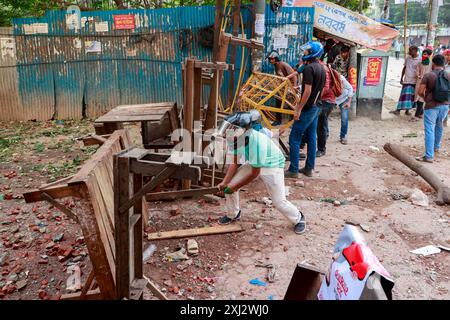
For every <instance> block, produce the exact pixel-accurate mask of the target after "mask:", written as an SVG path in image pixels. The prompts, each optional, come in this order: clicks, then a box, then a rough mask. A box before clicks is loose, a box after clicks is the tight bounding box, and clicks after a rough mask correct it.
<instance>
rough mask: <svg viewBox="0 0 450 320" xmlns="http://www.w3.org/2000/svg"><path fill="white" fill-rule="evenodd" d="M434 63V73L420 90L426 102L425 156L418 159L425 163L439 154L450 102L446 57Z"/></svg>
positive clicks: (428, 74) (435, 57) (426, 78)
mask: <svg viewBox="0 0 450 320" xmlns="http://www.w3.org/2000/svg"><path fill="white" fill-rule="evenodd" d="M432 62H433V64H432V67H431V68H432V71H431V72H429V73H426V74H425V75H424V76H423V78H422V82H421V83H420V88H419V95H420V96H421V97H423V98H424V100H425V111H424V130H425V154H424V156H422V157H417V158H416V159H417V160H418V161H424V162H433V159H434V153H435V152H439V149H440V147H441V140H442V135H443V133H444V125H443V123H444V119H445V117H446V116H447V114H448V109H449V100H450V74H448V73H446V72H445V70H444V66H445V59H444V56H443V55H440V54H438V55H436V56H434V57H433V60H432Z"/></svg>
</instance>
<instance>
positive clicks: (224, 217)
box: [219, 211, 241, 225]
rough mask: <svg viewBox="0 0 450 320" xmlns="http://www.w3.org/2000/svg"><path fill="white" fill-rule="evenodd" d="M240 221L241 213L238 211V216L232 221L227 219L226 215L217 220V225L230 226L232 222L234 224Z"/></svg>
mask: <svg viewBox="0 0 450 320" xmlns="http://www.w3.org/2000/svg"><path fill="white" fill-rule="evenodd" d="M239 219H241V211H239V213H238V215H237V216H236V218H234V219H232V218H228V217H227V216H226V215H225V216H223V217H222V218H220V219H219V224H222V225H223V224H230V223H232V222H235V221H237V220H239Z"/></svg>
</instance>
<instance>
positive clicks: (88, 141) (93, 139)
mask: <svg viewBox="0 0 450 320" xmlns="http://www.w3.org/2000/svg"><path fill="white" fill-rule="evenodd" d="M82 139H83V144H84V145H85V146H93V145H102V144H103V143H105V142H106V140H107V138H105V137H102V136H99V135H96V134H91V135H88V136H86V137H83V138H82Z"/></svg>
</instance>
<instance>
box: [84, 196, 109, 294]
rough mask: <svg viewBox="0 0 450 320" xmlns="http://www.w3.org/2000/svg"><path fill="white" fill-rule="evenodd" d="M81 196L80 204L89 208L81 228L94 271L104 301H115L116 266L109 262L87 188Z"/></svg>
mask: <svg viewBox="0 0 450 320" xmlns="http://www.w3.org/2000/svg"><path fill="white" fill-rule="evenodd" d="M80 194H81V196H82V199H80V202H81V204H82V205H84V206H85V207H86V208H87V212H86V214H81V215H79V217H78V218H79V220H80V227H81V230H82V231H83V236H84V239H85V241H86V246H87V248H88V250H89V259H90V260H91V262H92V269H93V270H94V273H95V279H96V281H97V283H98V286H99V288H100V291H101V294H102V297H103V299H114V298H115V297H116V292H115V291H116V290H115V286H114V277H115V265H114V264H113V265H111V264H110V263H109V261H108V257H107V253H106V249H105V247H104V245H103V241H102V239H101V237H100V236H101V233H100V230H99V226H98V224H97V221H96V219H95V216H94V214H92V212H94V208H93V206H92V204H91V203H90V201H88V200H85V199H89V192H88V190H87V188H81V189H80Z"/></svg>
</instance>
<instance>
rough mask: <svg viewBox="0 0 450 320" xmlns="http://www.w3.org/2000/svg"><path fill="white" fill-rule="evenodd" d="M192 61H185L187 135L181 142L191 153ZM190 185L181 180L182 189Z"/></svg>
mask: <svg viewBox="0 0 450 320" xmlns="http://www.w3.org/2000/svg"><path fill="white" fill-rule="evenodd" d="M194 65H195V60H194V59H187V60H186V96H185V97H184V106H183V116H184V117H183V129H184V131H183V132H184V133H186V134H188V136H187V137H183V141H186V142H190V145H189V146H188V145H186V144H185V142H183V146H184V147H188V148H189V150H185V151H192V146H193V139H192V129H193V128H194ZM190 185H191V181H190V180H183V189H189V188H190Z"/></svg>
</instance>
